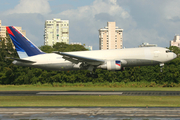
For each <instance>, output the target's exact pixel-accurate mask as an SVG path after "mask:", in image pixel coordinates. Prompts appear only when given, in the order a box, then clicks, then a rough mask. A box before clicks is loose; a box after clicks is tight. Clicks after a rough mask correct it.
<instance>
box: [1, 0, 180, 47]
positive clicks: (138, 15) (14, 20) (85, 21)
mask: <svg viewBox="0 0 180 120" xmlns="http://www.w3.org/2000/svg"><path fill="white" fill-rule="evenodd" d="M179 5H180V0H0V20H2V25H3V26H20V27H22V29H23V30H26V35H27V38H29V40H31V41H32V42H33V43H34V44H36V45H37V46H38V47H40V46H43V45H44V37H43V35H44V24H45V21H46V20H52V19H53V18H60V19H62V20H69V38H70V39H69V41H70V43H71V42H80V43H82V44H86V45H90V46H93V50H98V49H99V32H98V30H99V29H100V28H104V27H105V26H107V22H116V26H118V27H119V28H122V29H123V47H125V48H134V47H138V46H139V45H140V44H142V43H144V42H147V43H150V44H157V45H158V46H159V47H169V45H170V41H171V40H173V38H174V36H175V35H179V34H180V7H179Z"/></svg>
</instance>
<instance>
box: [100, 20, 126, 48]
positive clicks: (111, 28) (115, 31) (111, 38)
mask: <svg viewBox="0 0 180 120" xmlns="http://www.w3.org/2000/svg"><path fill="white" fill-rule="evenodd" d="M122 35H123V29H121V28H118V27H117V26H116V23H115V22H107V27H105V28H101V29H99V49H100V50H106V49H122V47H123V46H122V42H123V39H122V38H123V36H122Z"/></svg>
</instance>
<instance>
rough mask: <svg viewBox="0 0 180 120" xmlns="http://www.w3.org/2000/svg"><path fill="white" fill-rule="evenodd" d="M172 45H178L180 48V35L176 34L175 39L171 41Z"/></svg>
mask: <svg viewBox="0 0 180 120" xmlns="http://www.w3.org/2000/svg"><path fill="white" fill-rule="evenodd" d="M170 46H177V47H179V48H180V36H179V35H176V36H174V39H173V40H172V41H170Z"/></svg>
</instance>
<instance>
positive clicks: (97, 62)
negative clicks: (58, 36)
mask: <svg viewBox="0 0 180 120" xmlns="http://www.w3.org/2000/svg"><path fill="white" fill-rule="evenodd" d="M54 53H56V54H59V55H62V56H63V58H64V59H65V60H68V61H70V62H73V63H75V64H78V63H79V62H86V63H87V64H90V65H100V64H103V63H104V60H100V59H94V58H88V57H82V56H78V55H73V54H68V53H64V52H58V51H56V52H54Z"/></svg>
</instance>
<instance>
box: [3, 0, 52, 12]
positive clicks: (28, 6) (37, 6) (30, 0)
mask: <svg viewBox="0 0 180 120" xmlns="http://www.w3.org/2000/svg"><path fill="white" fill-rule="evenodd" d="M50 12H51V9H50V6H49V3H48V0H20V2H19V4H18V5H17V6H15V8H14V9H12V10H9V11H7V12H6V14H14V13H39V14H47V13H50Z"/></svg>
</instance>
